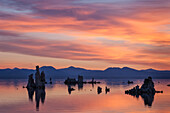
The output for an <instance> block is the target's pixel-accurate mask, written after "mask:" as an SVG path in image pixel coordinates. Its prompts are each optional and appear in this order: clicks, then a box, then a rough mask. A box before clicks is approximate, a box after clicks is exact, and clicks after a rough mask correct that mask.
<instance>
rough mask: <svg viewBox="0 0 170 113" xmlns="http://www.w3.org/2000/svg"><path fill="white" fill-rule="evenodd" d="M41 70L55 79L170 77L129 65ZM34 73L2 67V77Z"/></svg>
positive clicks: (156, 71)
mask: <svg viewBox="0 0 170 113" xmlns="http://www.w3.org/2000/svg"><path fill="white" fill-rule="evenodd" d="M40 71H44V72H45V75H46V78H47V79H48V78H50V77H51V78H53V79H65V78H67V77H75V78H77V76H78V75H83V76H84V78H85V79H91V78H92V77H93V78H96V79H111V78H113V79H116V78H117V79H124V78H125V79H126V78H127V79H128V78H134V79H140V78H142V79H143V78H146V77H147V76H152V78H155V79H156V78H157V79H170V71H168V70H167V71H166V70H165V71H160V70H154V69H146V70H136V69H133V68H129V67H123V68H119V67H109V68H107V69H105V70H87V69H84V68H79V67H74V66H70V67H68V68H62V69H55V68H54V67H52V66H42V67H41V68H40ZM32 73H33V74H34V73H35V70H33V69H19V68H14V69H9V68H7V69H0V79H26V78H28V75H29V74H32Z"/></svg>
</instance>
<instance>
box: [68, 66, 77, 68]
mask: <svg viewBox="0 0 170 113" xmlns="http://www.w3.org/2000/svg"><path fill="white" fill-rule="evenodd" d="M68 68H76V67H74V66H69V67H68Z"/></svg>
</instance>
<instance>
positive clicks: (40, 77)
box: [35, 66, 45, 88]
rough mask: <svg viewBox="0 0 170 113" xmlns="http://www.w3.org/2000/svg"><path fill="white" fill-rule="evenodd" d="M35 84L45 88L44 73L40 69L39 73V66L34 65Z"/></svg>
mask: <svg viewBox="0 0 170 113" xmlns="http://www.w3.org/2000/svg"><path fill="white" fill-rule="evenodd" d="M35 85H36V87H37V88H45V74H44V71H42V72H41V75H40V71H39V66H36V73H35Z"/></svg>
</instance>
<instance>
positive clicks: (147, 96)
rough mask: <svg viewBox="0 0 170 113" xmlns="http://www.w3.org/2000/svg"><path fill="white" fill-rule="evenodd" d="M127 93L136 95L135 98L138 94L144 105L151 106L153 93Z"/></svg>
mask: <svg viewBox="0 0 170 113" xmlns="http://www.w3.org/2000/svg"><path fill="white" fill-rule="evenodd" d="M129 95H131V96H133V97H136V98H139V96H141V97H142V99H143V101H144V104H145V106H148V107H151V106H152V103H153V101H154V96H155V94H151V93H150V94H148V93H143V94H141V95H132V94H129Z"/></svg>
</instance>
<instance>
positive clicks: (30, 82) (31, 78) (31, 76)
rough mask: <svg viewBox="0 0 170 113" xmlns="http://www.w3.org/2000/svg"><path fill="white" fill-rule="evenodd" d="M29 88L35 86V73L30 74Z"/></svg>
mask: <svg viewBox="0 0 170 113" xmlns="http://www.w3.org/2000/svg"><path fill="white" fill-rule="evenodd" d="M27 88H35V83H34V79H33V74H31V75H29V78H28V83H27Z"/></svg>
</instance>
